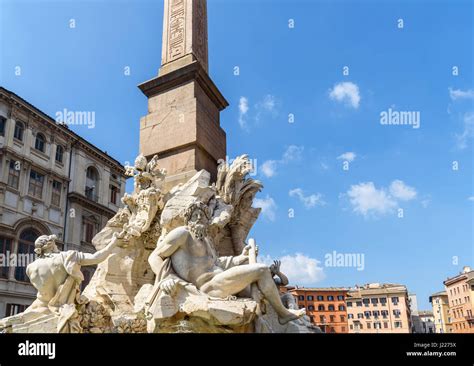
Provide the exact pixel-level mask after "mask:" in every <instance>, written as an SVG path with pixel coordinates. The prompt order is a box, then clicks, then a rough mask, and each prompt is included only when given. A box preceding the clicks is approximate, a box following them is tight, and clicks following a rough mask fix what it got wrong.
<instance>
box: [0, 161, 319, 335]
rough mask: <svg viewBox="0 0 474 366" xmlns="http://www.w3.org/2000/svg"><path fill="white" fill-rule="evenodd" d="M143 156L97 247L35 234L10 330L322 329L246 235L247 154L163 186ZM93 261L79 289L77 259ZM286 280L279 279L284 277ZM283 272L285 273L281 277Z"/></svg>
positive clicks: (0, 325)
mask: <svg viewBox="0 0 474 366" xmlns="http://www.w3.org/2000/svg"><path fill="white" fill-rule="evenodd" d="M157 160H158V158H157V156H155V157H154V158H153V159H151V161H150V162H148V161H147V159H146V158H145V157H144V156H143V155H140V156H138V157H137V159H136V161H135V166H133V167H129V166H127V167H126V172H127V175H128V176H130V177H133V179H134V191H133V193H132V194H125V196H124V197H123V198H122V202H123V204H124V207H123V208H121V209H120V210H119V211H118V212H117V214H116V215H115V216H114V217H113V218H112V219H111V220H109V222H108V223H107V225H106V226H105V228H104V229H103V230H102V231H101V232H100V233H98V234H97V235H96V236H95V237H94V239H93V244H94V246H95V248H96V250H97V251H96V252H95V253H94V254H90V253H81V252H78V251H65V252H60V251H59V250H58V248H57V247H56V244H55V240H56V237H54V236H41V237H39V238H38V239H37V240H36V242H35V253H36V254H37V259H36V260H35V261H34V262H32V263H31V264H30V265H29V266H28V267H27V274H28V277H29V279H30V281H31V283H32V285H33V286H34V287H35V288H36V289H37V290H38V294H37V299H36V300H35V301H34V302H33V304H32V305H31V306H30V307H29V308H27V309H26V310H25V311H24V312H23V313H20V314H17V315H14V316H11V317H8V318H4V319H2V320H0V330H1V331H2V332H8V333H39V332H43V333H146V332H148V333H189V332H196V333H310V332H319V331H320V330H319V328H317V327H314V326H312V325H311V323H310V322H309V320H308V317H307V316H305V309H298V307H297V306H296V304H295V301H294V299H293V297H292V296H290V295H288V294H287V295H286V296H285V295H281V294H280V293H279V290H278V287H277V284H280V283H281V281H280V280H279V279H277V280H274V278H273V277H274V276H275V275H276V276H277V277H279V278H280V279H281V278H282V277H285V276H284V275H283V274H281V272H280V271H279V263H278V262H277V263H275V264H274V265H272V266H270V267H269V266H267V265H265V264H262V263H258V261H257V256H258V247H257V246H256V245H255V241H254V240H253V239H248V240H247V236H248V233H249V231H250V229H251V228H252V226H253V224H254V223H255V221H256V220H257V218H258V216H259V213H260V210H261V209H260V208H254V207H252V203H253V200H254V198H255V195H256V194H257V192H259V191H260V190H261V189H262V184H261V183H260V182H259V181H256V180H254V179H251V178H249V177H248V173H249V172H250V171H251V169H252V166H251V163H250V160H249V159H248V157H247V156H246V155H243V156H240V157H238V158H237V159H236V160H235V161H234V162H233V163H232V164H231V165H230V166H229V165H228V164H225V163H223V164H221V165H220V166H219V169H218V177H217V182H216V183H214V184H212V185H211V184H210V174H209V173H208V172H207V171H205V170H201V171H199V172H197V173H196V174H195V175H194V176H193V177H192V178H191V179H189V180H188V181H187V182H185V183H180V184H178V185H176V186H174V187H172V188H171V189H168V190H165V188H164V187H165V184H164V183H165V180H166V171H165V170H163V169H160V168H159V166H158V164H157ZM87 265H97V269H96V271H95V273H94V276H93V277H92V279H91V281H90V283H89V284H88V286H87V287H86V288H85V289H84V291H82V293H81V291H80V284H81V282H82V281H83V279H84V278H83V276H82V273H81V271H80V269H81V266H87ZM279 281H280V282H279ZM285 281H287V280H286V278H285Z"/></svg>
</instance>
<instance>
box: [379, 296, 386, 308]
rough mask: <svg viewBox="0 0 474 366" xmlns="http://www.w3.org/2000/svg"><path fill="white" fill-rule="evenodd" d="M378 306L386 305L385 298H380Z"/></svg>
mask: <svg viewBox="0 0 474 366" xmlns="http://www.w3.org/2000/svg"><path fill="white" fill-rule="evenodd" d="M380 304H382V306H385V305H386V304H387V298H386V297H381V298H380Z"/></svg>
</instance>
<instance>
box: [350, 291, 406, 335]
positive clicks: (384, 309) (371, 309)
mask: <svg viewBox="0 0 474 366" xmlns="http://www.w3.org/2000/svg"><path fill="white" fill-rule="evenodd" d="M346 305H347V318H348V325H349V333H411V329H412V324H411V314H410V304H409V298H408V292H407V288H406V287H405V286H403V285H397V284H379V283H371V284H367V285H364V286H360V287H356V288H354V289H351V290H349V292H348V293H347V298H346Z"/></svg>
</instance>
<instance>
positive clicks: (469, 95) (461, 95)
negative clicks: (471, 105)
mask: <svg viewBox="0 0 474 366" xmlns="http://www.w3.org/2000/svg"><path fill="white" fill-rule="evenodd" d="M448 89H449V97H450V98H451V100H453V101H454V100H458V99H474V90H472V89H468V90H466V91H464V90H461V89H452V88H448Z"/></svg>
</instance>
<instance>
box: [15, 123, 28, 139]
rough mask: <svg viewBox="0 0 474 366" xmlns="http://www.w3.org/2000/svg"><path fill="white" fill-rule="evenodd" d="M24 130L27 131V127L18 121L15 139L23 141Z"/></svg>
mask: <svg viewBox="0 0 474 366" xmlns="http://www.w3.org/2000/svg"><path fill="white" fill-rule="evenodd" d="M23 132H25V128H24V127H23V123H21V122H16V123H15V131H14V133H13V137H14V138H15V139H17V140H19V141H23Z"/></svg>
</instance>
